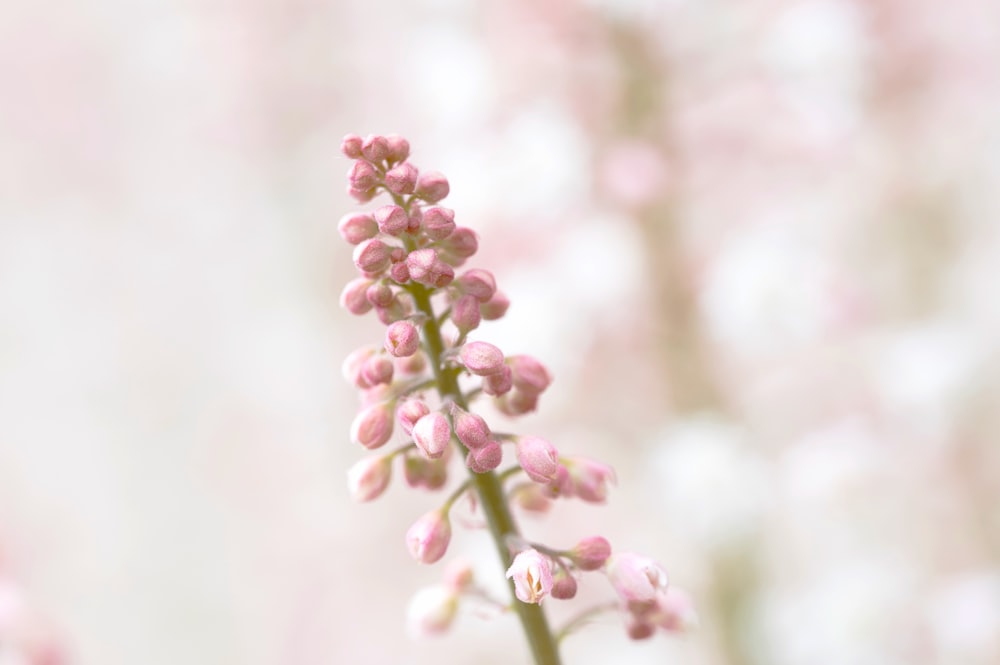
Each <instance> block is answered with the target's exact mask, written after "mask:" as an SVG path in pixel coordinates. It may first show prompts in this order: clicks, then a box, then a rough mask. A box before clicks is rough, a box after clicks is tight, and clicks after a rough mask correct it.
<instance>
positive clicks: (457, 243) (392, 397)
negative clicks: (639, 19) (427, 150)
mask: <svg viewBox="0 0 1000 665" xmlns="http://www.w3.org/2000/svg"><path fill="white" fill-rule="evenodd" d="M341 150H342V151H343V153H344V154H345V155H346V156H347V157H348V158H350V159H352V160H354V162H353V164H352V165H351V167H350V169H349V170H348V174H347V177H348V183H349V184H348V192H349V193H350V195H351V196H352V197H353V198H355V199H356V200H357V201H358V202H359V203H367V202H369V201H371V200H373V199H374V198H375V197H376V196H378V195H379V194H383V193H384V194H387V195H388V196H389V198H390V199H391V203H388V204H386V205H382V206H380V207H377V208H376V209H375V210H373V211H372V212H352V213H349V214H347V215H345V216H344V217H343V218H342V219H341V220H340V223H339V224H338V227H337V228H338V230H339V232H340V235H341V237H343V239H344V240H345V241H347V242H348V243H349V244H351V245H353V246H354V253H353V260H354V265H355V266H356V267H357V269H358V271H359V273H360V276H359V277H357V278H356V279H353V280H351V281H350V282H349V283H348V284H347V285H346V286H345V287H344V290H343V292H342V293H341V296H340V303H341V305H342V306H343V307H344V308H345V309H347V310H348V311H349V312H351V313H352V314H356V315H363V314H366V313H368V312H371V311H374V312H375V314H376V316H377V317H378V319H379V321H381V322H382V323H383V324H384V325H385V326H386V329H385V333H384V336H383V340H382V343H381V345H378V346H368V347H364V348H362V349H358V350H357V351H355V352H354V353H352V354H350V355H349V356H348V358H347V360H346V361H345V362H344V376H345V377H346V378H347V380H348V381H349V382H351V383H352V384H354V385H355V386H356V387H357V388H358V390H359V391H360V394H361V407H360V409H359V411H358V414H357V416H356V417H355V418H354V422H353V424H352V426H351V440H352V441H354V442H355V443H356V444H358V445H360V446H362V447H364V448H367V449H375V448H380V447H382V446H384V445H386V444H387V443H388V442H389V441H390V440H392V437H393V435H394V433H395V432H397V431H400V432H402V434H403V435H404V437H405V438H404V441H407V442H406V443H403V444H402V445H401V446H399V447H397V448H395V449H394V450H391V451H390V452H388V453H385V452H382V451H380V452H379V453H378V454H376V455H374V456H372V457H368V458H364V459H362V460H360V461H359V462H357V463H356V464H355V465H354V466H353V467H352V468H351V470H350V472H349V473H348V486H349V489H350V492H351V494H352V496H353V497H354V498H355V499H356V500H358V501H371V500H373V499H376V498H378V496H380V495H381V494H382V492H384V491H385V489H386V488H387V487H388V485H389V484H390V482H391V479H392V467H393V464H394V463H395V458H397V457H399V458H401V460H400V465H401V466H402V471H403V477H404V478H405V480H406V483H407V484H408V485H410V486H411V487H422V488H424V489H428V490H437V489H441V488H442V487H443V486H444V485H445V484H446V482H447V479H448V471H449V466H458V465H459V464H460V463H461V464H462V465H463V466H464V467H465V480H464V482H462V483H461V484H460V485H459V486H458V487H457V489H456V490H455V491H454V492H452V494H451V495H450V496H449V497H448V498H447V499H446V500H445V501H444V502H443V504H442V505H441V506H440V507H438V508H437V509H434V510H432V511H430V512H428V513H426V514H424V515H423V516H421V517H419V518H418V519H416V520H415V521H414V523H413V525H412V526H411V527H410V529H409V530H408V531H407V533H406V536H405V539H404V542H405V543H406V546H407V548H408V550H409V552H410V554H411V555H412V556H413V557H414V558H415V559H416V560H417V561H419V562H421V563H426V564H433V563H435V562H437V561H439V560H440V559H442V558H443V557H444V556H445V554H446V553H447V550H448V545H449V543H450V540H451V533H452V526H451V520H450V519H449V511H450V510H451V507H452V505H453V504H454V503H455V502H456V501H457V500H458V499H459V498H461V497H462V496H464V495H465V494H466V493H471V494H472V496H473V498H474V499H475V505H476V506H477V507H478V510H480V511H481V512H482V514H483V517H484V518H485V521H486V525H487V526H488V528H489V531H490V534H491V535H492V537H493V540H494V541H495V544H496V547H497V552H498V554H499V556H500V558H501V560H502V561H503V565H504V567H505V568H506V569H507V578H508V579H509V580H510V589H511V593H512V596H513V598H514V600H513V601H512V605H511V606H510V609H511V610H513V611H514V612H515V613H516V614H517V616H518V618H519V619H520V621H521V624H522V626H523V628H524V631H525V635H526V637H527V640H528V644H529V646H530V649H531V652H532V655H533V657H534V661H535V663H536V664H537V665H555V664H558V663H560V659H559V651H558V642H559V639H561V638H562V637H564V636H566V635H567V634H569V633H570V632H571V631H572V630H573V629H574V628H576V627H578V626H579V625H580V624H581V623H582V622H583V621H584V620H585V619H587V618H589V617H591V616H593V615H594V614H596V613H597V612H599V611H604V610H615V611H618V612H620V613H621V614H622V616H623V622H624V625H625V630H626V633H627V634H628V635H629V636H630V637H632V638H635V639H642V638H646V637H649V636H651V635H652V634H653V633H654V632H656V630H657V629H662V630H665V631H668V632H678V631H680V630H683V629H686V628H689V627H691V626H693V625H694V624H695V623H696V621H697V615H696V614H695V612H694V608H693V604H692V603H691V600H690V597H689V596H688V595H687V594H686V593H684V592H683V591H681V590H678V589H675V588H673V587H668V586H667V575H666V573H665V572H664V570H663V568H662V567H661V566H660V565H659V564H658V563H656V562H655V561H653V560H651V559H648V558H646V557H643V556H640V555H637V554H630V553H618V554H613V553H612V549H611V544H610V543H609V542H608V541H607V540H606V539H604V538H602V537H601V536H588V537H586V538H583V539H581V540H580V541H579V542H578V543H577V544H576V545H575V546H574V547H572V548H570V549H566V550H558V549H553V548H551V547H548V546H545V545H542V544H540V543H528V542H526V541H525V540H524V539H523V538H522V537H521V535H520V533H519V531H518V529H517V526H516V524H515V523H514V519H513V516H512V512H511V507H512V506H517V507H519V508H522V509H528V510H536V511H544V510H545V509H547V507H548V505H549V503H550V502H551V501H553V500H555V499H569V498H573V497H576V498H579V499H581V500H583V501H587V502H592V503H602V502H603V501H604V500H605V498H606V496H607V488H608V485H609V484H611V483H612V482H614V474H613V472H612V470H611V468H610V467H609V466H607V465H606V464H602V463H601V462H597V461H594V460H590V459H587V458H582V457H570V456H561V455H560V453H559V451H558V450H557V449H556V447H555V446H554V445H553V444H552V443H550V442H549V441H547V440H546V439H544V438H542V437H539V436H534V435H523V436H514V435H496V434H494V432H493V430H492V429H491V427H490V425H489V423H487V421H486V420H485V419H484V418H483V417H482V416H481V415H480V414H477V413H475V411H473V408H472V404H473V403H474V402H476V401H478V400H482V399H492V400H493V402H494V404H495V406H496V407H497V409H498V410H499V411H500V412H501V413H503V414H505V415H507V416H511V417H516V416H519V415H522V414H525V413H529V412H531V411H534V410H535V409H536V408H537V405H538V401H539V397H540V396H541V395H542V393H543V392H544V391H545V390H546V389H547V388H548V387H549V385H550V384H551V382H552V378H551V376H550V374H549V372H548V370H547V369H546V368H545V366H544V365H543V364H542V363H541V362H540V361H538V360H537V359H535V358H533V357H531V356H528V355H505V354H504V352H503V350H501V349H500V348H498V347H497V346H495V345H493V344H491V343H489V342H487V341H482V340H475V341H471V340H469V339H468V336H469V335H470V334H472V333H474V332H475V331H477V330H478V329H479V326H480V324H481V323H482V322H483V321H492V320H495V319H498V318H500V317H502V316H503V315H504V314H505V313H506V311H507V308H508V307H509V305H510V301H509V300H508V299H507V297H506V296H505V295H504V294H503V292H501V291H500V290H499V289H497V284H496V279H495V278H494V277H493V275H492V273H490V272H489V271H487V270H482V269H478V268H471V269H464V268H463V266H464V265H465V262H466V260H467V259H469V258H470V257H471V256H473V255H474V254H475V253H476V251H477V250H478V248H479V241H478V238H477V237H476V234H475V232H473V231H472V230H471V229H469V228H467V227H463V226H459V225H457V224H456V222H455V212H454V211H453V210H451V209H449V208H446V207H443V206H439V205H437V204H438V203H439V202H440V201H441V200H443V199H444V198H445V197H447V195H448V192H449V184H448V180H447V179H446V178H445V177H444V176H443V175H442V174H440V173H436V172H424V173H421V172H420V171H419V170H418V169H417V167H416V166H414V165H413V164H411V163H410V162H409V161H407V160H408V158H409V155H410V145H409V143H408V142H407V141H406V139H404V138H402V137H399V136H393V135H389V136H368V137H367V138H364V139H362V138H361V137H360V136H356V135H353V134H351V135H348V136H346V137H344V140H343V143H342V145H341ZM505 447H507V451H505V450H504V448H505ZM510 448H513V450H510ZM505 452H506V453H509V454H505ZM454 453H460V454H459V455H455V454H454ZM455 459H457V460H458V461H457V462H453V460H455ZM505 459H507V460H508V461H511V460H513V462H514V463H513V465H510V466H508V467H507V468H506V469H504V470H502V471H499V472H498V471H497V469H498V468H499V467H500V466H501V465H502V464H503V462H504V460H505ZM455 571H456V568H455V567H454V566H453V567H451V568H449V570H448V571H446V573H445V576H444V577H445V581H444V583H443V584H442V585H439V586H436V587H432V588H430V589H425V590H423V591H421V592H420V593H418V594H417V595H416V596H415V600H414V602H413V603H412V604H411V606H410V609H409V615H408V623H409V625H410V627H411V630H412V631H415V632H417V633H421V634H437V633H441V632H444V631H446V630H447V629H448V628H449V627H450V625H451V623H452V619H453V618H454V616H455V614H456V612H457V611H458V609H459V603H460V600H461V599H462V598H463V597H466V596H479V597H482V596H483V592H482V591H481V590H480V589H478V588H477V587H476V585H475V584H474V579H473V573H472V568H471V567H468V565H467V564H464V563H462V564H461V568H460V572H455ZM592 571H593V572H599V573H603V574H604V576H606V577H607V579H608V580H609V582H610V583H611V588H612V589H613V590H614V591H615V593H616V596H617V600H616V601H614V602H613V603H609V604H606V605H600V606H598V607H596V608H590V609H586V610H584V611H583V612H581V613H580V614H579V615H578V617H577V618H576V619H574V620H572V621H570V622H569V623H568V624H567V625H566V626H565V627H563V628H562V629H561V630H560V631H558V632H557V633H554V632H553V631H552V630H551V629H550V628H549V625H548V622H547V619H546V617H545V614H544V613H543V611H542V608H541V603H542V602H543V600H545V599H546V598H553V599H555V600H556V601H561V600H569V599H572V598H573V597H574V596H575V595H576V590H577V585H578V580H579V579H580V578H581V577H582V575H583V573H586V572H592ZM456 580H460V581H456Z"/></svg>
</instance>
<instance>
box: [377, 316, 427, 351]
mask: <svg viewBox="0 0 1000 665" xmlns="http://www.w3.org/2000/svg"><path fill="white" fill-rule="evenodd" d="M419 348H420V332H419V331H418V330H417V327H416V326H415V325H413V322H412V321H408V320H406V319H403V320H402V321H396V322H394V323H391V324H389V327H388V328H386V330H385V350H386V351H388V352H389V354H390V355H392V356H395V357H396V358H402V357H406V356H412V355H413V354H414V353H416V352H417V349H419Z"/></svg>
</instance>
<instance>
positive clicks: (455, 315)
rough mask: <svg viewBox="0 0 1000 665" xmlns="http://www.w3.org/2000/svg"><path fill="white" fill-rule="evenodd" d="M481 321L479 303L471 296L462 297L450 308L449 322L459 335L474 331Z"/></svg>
mask: <svg viewBox="0 0 1000 665" xmlns="http://www.w3.org/2000/svg"><path fill="white" fill-rule="evenodd" d="M481 320H482V315H481V314H480V313H479V301H478V300H476V299H475V298H474V297H472V296H462V297H461V298H459V299H458V300H456V301H455V304H453V305H452V306H451V322H452V323H454V324H455V327H456V328H458V330H459V332H461V333H468V332H469V331H471V330H475V329H476V328H478V327H479V323H480V321H481Z"/></svg>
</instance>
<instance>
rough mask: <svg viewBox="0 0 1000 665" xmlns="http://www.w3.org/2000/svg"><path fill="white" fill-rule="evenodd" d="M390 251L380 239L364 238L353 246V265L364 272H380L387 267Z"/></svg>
mask: <svg viewBox="0 0 1000 665" xmlns="http://www.w3.org/2000/svg"><path fill="white" fill-rule="evenodd" d="M391 251H392V248H391V247H389V245H386V244H385V243H384V242H382V241H381V240H376V239H371V240H365V241H363V242H361V243H360V244H359V245H358V246H357V247H355V248H354V265H355V266H357V268H358V270H360V271H361V272H364V273H379V272H382V271H383V270H385V269H386V268H388V267H389V263H390V253H391Z"/></svg>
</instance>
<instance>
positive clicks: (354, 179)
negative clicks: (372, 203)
mask: <svg viewBox="0 0 1000 665" xmlns="http://www.w3.org/2000/svg"><path fill="white" fill-rule="evenodd" d="M347 180H348V182H350V188H351V189H353V190H358V191H368V190H370V189H373V188H374V187H375V186H376V185H378V172H377V171H376V170H375V167H373V166H372V165H371V164H369V163H368V162H366V161H364V160H361V159H359V160H357V161H356V162H354V163H353V164H351V168H350V170H349V171H348V172H347ZM355 198H357V197H355Z"/></svg>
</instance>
